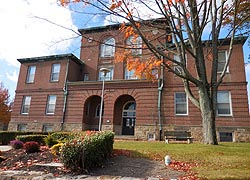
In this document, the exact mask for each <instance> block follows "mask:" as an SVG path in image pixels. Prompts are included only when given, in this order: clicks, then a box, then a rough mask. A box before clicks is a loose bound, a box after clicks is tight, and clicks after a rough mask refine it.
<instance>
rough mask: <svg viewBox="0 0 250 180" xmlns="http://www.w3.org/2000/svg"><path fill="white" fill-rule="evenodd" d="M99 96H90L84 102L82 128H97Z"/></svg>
mask: <svg viewBox="0 0 250 180" xmlns="http://www.w3.org/2000/svg"><path fill="white" fill-rule="evenodd" d="M100 103H101V97H100V96H96V95H95V96H90V97H88V98H87V99H86V101H85V104H84V115H83V124H84V126H83V130H98V125H99V124H98V123H99V116H100Z"/></svg>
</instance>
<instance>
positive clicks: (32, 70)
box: [26, 66, 36, 83]
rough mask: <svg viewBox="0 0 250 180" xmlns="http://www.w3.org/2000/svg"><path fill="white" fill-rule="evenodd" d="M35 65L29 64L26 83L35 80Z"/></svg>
mask: <svg viewBox="0 0 250 180" xmlns="http://www.w3.org/2000/svg"><path fill="white" fill-rule="evenodd" d="M35 73H36V66H29V67H28V73H27V78H26V83H33V82H34V80H35Z"/></svg>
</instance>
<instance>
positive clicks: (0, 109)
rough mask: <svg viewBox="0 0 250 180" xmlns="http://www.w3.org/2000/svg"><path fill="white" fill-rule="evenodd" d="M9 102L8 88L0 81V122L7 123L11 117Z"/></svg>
mask: <svg viewBox="0 0 250 180" xmlns="http://www.w3.org/2000/svg"><path fill="white" fill-rule="evenodd" d="M11 104H12V103H11V102H10V95H9V91H8V89H6V88H4V85H3V83H0V123H1V124H3V125H8V123H9V121H10V117H11Z"/></svg>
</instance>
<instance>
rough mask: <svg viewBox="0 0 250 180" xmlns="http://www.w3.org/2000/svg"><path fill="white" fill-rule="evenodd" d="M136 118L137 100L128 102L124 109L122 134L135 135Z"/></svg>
mask: <svg viewBox="0 0 250 180" xmlns="http://www.w3.org/2000/svg"><path fill="white" fill-rule="evenodd" d="M135 120H136V103H135V101H129V102H127V103H126V104H125V105H124V107H123V111H122V134H123V135H134V132H135Z"/></svg>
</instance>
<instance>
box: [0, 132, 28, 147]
mask: <svg viewBox="0 0 250 180" xmlns="http://www.w3.org/2000/svg"><path fill="white" fill-rule="evenodd" d="M26 134H33V132H21V131H0V143H2V144H3V145H7V144H9V142H10V141H12V140H15V139H16V136H18V135H26Z"/></svg>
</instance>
